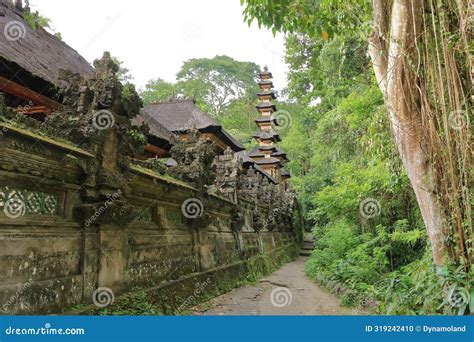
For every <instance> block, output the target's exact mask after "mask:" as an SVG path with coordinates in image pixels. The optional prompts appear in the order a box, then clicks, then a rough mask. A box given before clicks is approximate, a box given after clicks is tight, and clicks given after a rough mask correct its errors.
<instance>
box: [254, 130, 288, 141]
mask: <svg viewBox="0 0 474 342" xmlns="http://www.w3.org/2000/svg"><path fill="white" fill-rule="evenodd" d="M253 137H254V138H257V139H262V140H276V141H280V140H281V139H280V135H279V134H278V133H277V132H275V131H273V130H268V131H267V130H265V131H258V132H257V133H255V134H254V135H253Z"/></svg>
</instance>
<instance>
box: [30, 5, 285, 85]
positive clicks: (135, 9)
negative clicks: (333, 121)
mask: <svg viewBox="0 0 474 342" xmlns="http://www.w3.org/2000/svg"><path fill="white" fill-rule="evenodd" d="M30 6H31V8H32V10H33V11H36V10H37V11H39V12H40V14H42V15H43V16H45V17H47V18H49V19H51V21H52V28H53V29H54V30H55V31H58V32H60V33H61V35H62V38H63V40H64V41H65V42H66V43H67V44H69V45H70V46H71V47H72V48H74V49H76V50H77V51H78V52H79V53H80V54H81V55H82V56H83V57H84V58H86V59H87V61H89V62H92V61H93V60H94V59H96V58H99V57H101V56H102V53H103V52H104V51H109V52H110V53H111V54H112V55H113V56H115V57H117V58H118V59H120V60H122V61H123V62H124V66H125V67H127V68H128V69H130V70H131V74H132V75H133V77H134V79H133V82H134V83H135V84H136V85H137V87H138V88H143V86H144V85H145V84H146V82H147V81H148V80H150V79H153V78H158V77H160V78H163V79H165V80H167V81H174V80H175V78H176V77H175V76H176V73H177V72H178V71H179V69H180V68H181V66H182V64H183V62H184V61H186V60H188V59H191V58H202V57H206V58H212V57H214V56H216V55H228V56H230V57H232V58H234V59H236V60H239V61H249V62H255V63H257V64H258V65H260V66H261V67H263V65H268V67H269V69H270V71H271V72H272V73H273V76H274V84H275V88H276V89H277V90H281V89H283V88H284V87H285V86H286V72H287V71H288V68H287V66H286V64H285V63H284V60H283V58H284V37H283V35H281V34H278V35H277V36H276V37H273V35H272V33H271V31H269V30H266V29H263V28H262V29H259V28H258V26H257V25H256V24H252V26H251V27H250V28H249V27H248V25H247V24H246V23H244V21H243V17H242V8H241V7H240V4H239V1H238V0H199V1H195V0H173V1H169V0H155V1H153V0H135V1H133V2H131V1H125V0H82V1H60V0H30Z"/></svg>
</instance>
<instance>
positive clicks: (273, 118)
mask: <svg viewBox="0 0 474 342" xmlns="http://www.w3.org/2000/svg"><path fill="white" fill-rule="evenodd" d="M259 76H260V80H259V82H258V85H259V87H260V91H259V92H258V93H257V96H258V99H259V101H260V103H259V104H258V105H257V106H256V107H257V110H258V112H259V113H260V114H261V116H260V117H259V118H258V119H256V120H255V122H256V123H257V125H258V128H259V130H258V131H257V132H256V133H255V134H254V135H253V137H254V138H255V140H256V141H257V142H258V144H259V146H258V147H256V148H254V149H252V150H251V151H250V152H249V154H248V156H249V157H250V158H252V159H253V160H254V161H255V163H256V164H257V165H258V166H259V167H260V168H261V169H263V170H264V171H265V172H266V173H267V174H269V175H270V176H271V177H273V178H275V180H276V181H278V182H280V183H282V184H286V179H288V178H290V174H289V172H288V171H286V170H285V169H284V168H283V165H284V164H285V162H286V161H287V157H286V153H285V152H284V151H283V150H282V149H280V148H279V147H278V146H277V144H276V143H277V142H278V141H281V139H280V136H279V134H278V133H277V132H276V128H275V127H276V126H277V125H278V120H277V117H278V115H275V114H277V113H275V112H276V111H277V110H276V107H275V105H274V104H273V103H272V100H274V99H276V95H275V92H274V91H273V82H272V73H271V72H269V71H268V68H267V67H264V69H263V71H261V72H260V73H259Z"/></svg>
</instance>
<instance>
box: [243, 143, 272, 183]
mask: <svg viewBox="0 0 474 342" xmlns="http://www.w3.org/2000/svg"><path fill="white" fill-rule="evenodd" d="M235 155H236V156H237V158H239V160H240V161H241V162H242V165H243V166H244V167H245V168H249V167H253V168H254V169H255V170H256V171H257V172H259V173H260V174H261V175H263V176H264V177H267V178H268V179H269V180H270V182H272V183H274V184H278V181H277V180H276V179H275V178H273V177H272V176H270V175H269V174H268V173H266V172H265V171H264V170H263V169H262V168H261V167H260V166H258V164H257V163H256V162H255V160H253V159H252V158H250V157H249V151H240V152H237V153H236V154H235Z"/></svg>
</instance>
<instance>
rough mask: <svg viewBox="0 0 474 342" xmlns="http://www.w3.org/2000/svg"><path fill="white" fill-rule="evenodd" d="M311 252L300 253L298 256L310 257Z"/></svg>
mask: <svg viewBox="0 0 474 342" xmlns="http://www.w3.org/2000/svg"><path fill="white" fill-rule="evenodd" d="M310 255H311V251H300V256H310Z"/></svg>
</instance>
